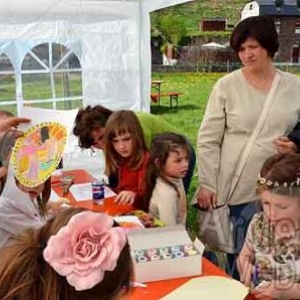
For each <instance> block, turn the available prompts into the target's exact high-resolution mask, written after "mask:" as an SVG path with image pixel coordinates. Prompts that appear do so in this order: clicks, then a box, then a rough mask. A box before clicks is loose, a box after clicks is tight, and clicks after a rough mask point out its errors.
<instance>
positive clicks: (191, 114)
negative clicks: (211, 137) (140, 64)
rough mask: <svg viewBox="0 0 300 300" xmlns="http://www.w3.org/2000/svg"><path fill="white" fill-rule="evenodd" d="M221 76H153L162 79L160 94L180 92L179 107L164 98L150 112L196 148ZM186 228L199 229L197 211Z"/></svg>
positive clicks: (192, 189) (193, 186) (192, 190)
mask: <svg viewBox="0 0 300 300" xmlns="http://www.w3.org/2000/svg"><path fill="white" fill-rule="evenodd" d="M223 75H224V74H221V73H153V74H152V79H153V80H163V83H162V85H161V92H162V93H163V92H168V91H178V92H182V93H183V94H182V95H181V96H179V101H178V108H170V107H169V97H161V99H160V106H158V105H157V104H155V103H154V102H152V104H151V112H152V113H153V114H156V115H160V116H161V117H163V118H165V119H166V120H167V121H168V122H169V123H171V124H173V125H175V126H176V127H177V128H179V129H180V130H181V131H182V133H184V134H185V135H186V136H187V137H188V138H189V140H190V141H191V143H192V144H193V145H194V146H196V138H197V134H198V128H199V125H200V123H201V121H202V117H203V114H204V111H205V108H206V103H207V100H208V97H209V94H210V92H211V90H212V88H213V85H214V84H215V82H216V81H217V80H218V79H219V78H220V77H222V76H223ZM194 175H195V176H194V177H193V180H192V184H191V187H190V190H189V193H188V200H189V201H190V200H191V198H192V197H193V195H194V193H195V190H196V188H197V172H196V170H195V174H194ZM187 227H188V228H189V231H190V232H191V233H192V234H193V233H195V231H196V230H197V222H196V210H195V209H193V208H191V207H190V208H189V210H188V218H187Z"/></svg>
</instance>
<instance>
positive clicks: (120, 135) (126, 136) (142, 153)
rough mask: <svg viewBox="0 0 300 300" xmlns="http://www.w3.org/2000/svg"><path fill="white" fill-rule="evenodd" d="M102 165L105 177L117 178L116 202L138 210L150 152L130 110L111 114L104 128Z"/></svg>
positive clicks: (138, 124)
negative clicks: (103, 161)
mask: <svg viewBox="0 0 300 300" xmlns="http://www.w3.org/2000/svg"><path fill="white" fill-rule="evenodd" d="M105 144H106V151H105V163H106V173H107V175H108V176H111V175H112V174H115V175H117V176H118V186H117V188H116V192H117V193H118V195H117V196H116V202H118V203H128V204H134V206H135V207H136V208H143V207H142V206H141V197H142V195H143V193H144V180H145V171H146V165H147V162H148V159H149V152H148V150H147V148H146V145H145V141H144V134H143V130H142V128H141V125H140V123H139V121H138V119H137V117H136V115H135V114H134V113H133V112H132V111H129V110H121V111H117V112H114V113H113V114H112V115H111V116H110V117H109V119H108V121H107V123H106V126H105Z"/></svg>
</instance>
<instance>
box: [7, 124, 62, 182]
mask: <svg viewBox="0 0 300 300" xmlns="http://www.w3.org/2000/svg"><path fill="white" fill-rule="evenodd" d="M66 141H67V130H66V128H65V127H64V126H63V125H61V124H60V123H57V122H43V123H39V124H37V125H35V126H33V127H31V128H30V129H28V130H27V131H26V132H25V133H24V135H23V136H22V137H20V138H19V139H18V140H17V141H16V144H15V146H14V148H13V151H12V157H11V161H12V165H13V168H14V173H15V176H16V177H17V179H18V180H19V181H20V182H21V183H22V184H23V185H25V186H27V187H35V186H37V185H39V184H41V183H43V182H44V181H45V180H47V179H48V178H49V177H50V176H51V174H52V172H53V171H54V170H55V169H56V167H57V166H58V164H59V162H60V160H61V157H62V154H63V150H64V147H65V145H66Z"/></svg>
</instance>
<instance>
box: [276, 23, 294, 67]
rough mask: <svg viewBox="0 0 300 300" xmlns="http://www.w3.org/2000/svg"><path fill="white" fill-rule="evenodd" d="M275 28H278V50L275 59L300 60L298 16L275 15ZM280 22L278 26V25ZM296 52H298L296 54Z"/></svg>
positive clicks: (283, 60)
mask: <svg viewBox="0 0 300 300" xmlns="http://www.w3.org/2000/svg"><path fill="white" fill-rule="evenodd" d="M274 21H275V24H276V28H277V29H279V28H280V29H279V32H278V34H279V51H278V55H277V56H276V61H282V62H300V61H299V50H298V51H297V49H299V45H300V17H276V18H274ZM279 22H280V26H279ZM297 52H298V54H297Z"/></svg>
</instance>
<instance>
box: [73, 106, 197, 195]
mask: <svg viewBox="0 0 300 300" xmlns="http://www.w3.org/2000/svg"><path fill="white" fill-rule="evenodd" d="M112 113H113V112H112V111H111V110H109V109H107V108H105V107H103V106H100V105H96V106H94V107H91V106H87V107H86V108H83V109H80V110H79V112H78V115H77V117H76V120H75V126H74V129H73V133H74V135H75V136H78V139H79V146H80V147H82V148H87V149H88V148H93V147H95V148H97V149H101V150H104V149H105V139H104V135H105V125H106V122H107V119H108V118H109V116H110V115H111V114H112ZM134 114H135V115H136V116H137V118H138V120H139V122H140V124H141V127H142V130H143V133H144V138H145V143H146V146H147V148H148V149H150V144H151V141H152V139H153V137H154V136H155V135H157V134H159V133H163V132H174V133H178V134H180V132H179V130H178V129H177V128H176V127H175V126H173V125H171V124H170V123H168V122H167V121H165V120H164V119H163V118H160V117H158V116H155V115H152V114H150V113H143V112H134ZM187 143H188V145H189V147H190V150H189V152H190V157H189V169H188V171H187V173H186V175H185V176H184V178H183V184H184V189H185V192H186V193H187V192H188V189H189V186H190V183H191V180H192V176H193V171H194V168H195V163H196V155H195V150H194V148H193V146H192V145H191V144H190V142H189V141H188V140H187ZM110 184H112V182H110Z"/></svg>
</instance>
